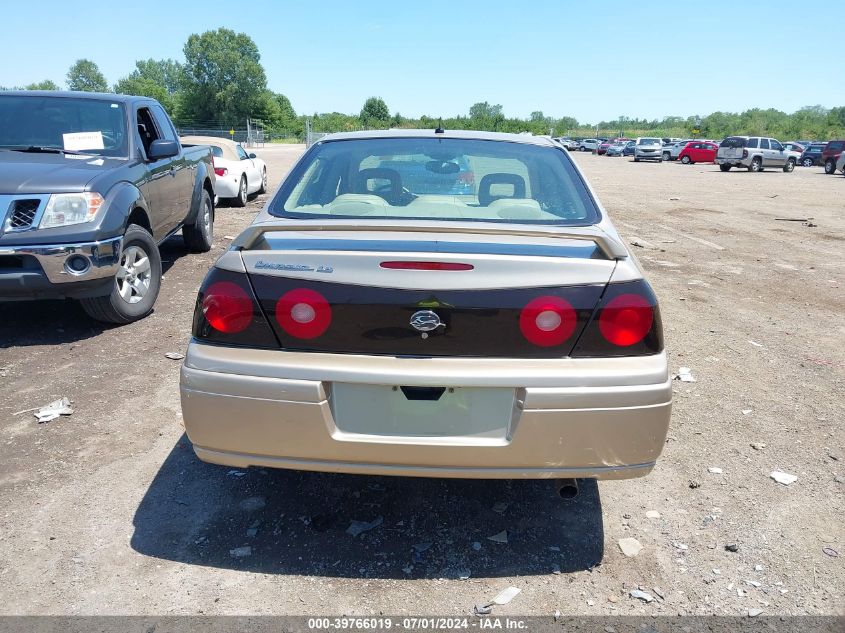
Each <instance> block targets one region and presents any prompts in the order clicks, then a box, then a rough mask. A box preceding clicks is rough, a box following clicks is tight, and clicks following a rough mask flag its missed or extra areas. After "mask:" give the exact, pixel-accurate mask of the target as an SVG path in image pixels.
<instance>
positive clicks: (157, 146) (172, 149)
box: [148, 139, 179, 160]
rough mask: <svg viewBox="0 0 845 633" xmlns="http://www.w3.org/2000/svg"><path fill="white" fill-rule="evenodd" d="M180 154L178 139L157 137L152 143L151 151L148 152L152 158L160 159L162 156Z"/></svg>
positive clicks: (168, 156)
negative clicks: (171, 139)
mask: <svg viewBox="0 0 845 633" xmlns="http://www.w3.org/2000/svg"><path fill="white" fill-rule="evenodd" d="M178 155H179V143H177V142H176V141H168V140H165V139H157V140H155V141H153V142H152V143H150V151H149V152H148V156H149V159H150V160H159V159H161V158H170V157H171V156H178Z"/></svg>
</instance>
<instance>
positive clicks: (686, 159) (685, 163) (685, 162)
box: [681, 156, 692, 165]
mask: <svg viewBox="0 0 845 633" xmlns="http://www.w3.org/2000/svg"><path fill="white" fill-rule="evenodd" d="M681 162H682V163H683V164H684V165H689V164H690V163H691V162H692V161H691V160H690V157H689V156H683V157H681Z"/></svg>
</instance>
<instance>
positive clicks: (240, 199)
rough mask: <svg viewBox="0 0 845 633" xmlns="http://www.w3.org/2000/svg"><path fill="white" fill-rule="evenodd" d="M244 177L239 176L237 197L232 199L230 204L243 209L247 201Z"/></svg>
mask: <svg viewBox="0 0 845 633" xmlns="http://www.w3.org/2000/svg"><path fill="white" fill-rule="evenodd" d="M246 192H247V182H246V176H241V183H240V184H239V185H238V195H237V196H235V197H234V198H232V204H233V205H234V206H236V207H245V206H246V199H247V193H246Z"/></svg>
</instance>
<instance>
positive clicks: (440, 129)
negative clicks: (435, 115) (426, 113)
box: [434, 117, 446, 134]
mask: <svg viewBox="0 0 845 633" xmlns="http://www.w3.org/2000/svg"><path fill="white" fill-rule="evenodd" d="M439 121H440V122H439V123H438V124H437V127H436V128H434V133H435V134H445V133H446V130H444V129H443V117H440V119H439Z"/></svg>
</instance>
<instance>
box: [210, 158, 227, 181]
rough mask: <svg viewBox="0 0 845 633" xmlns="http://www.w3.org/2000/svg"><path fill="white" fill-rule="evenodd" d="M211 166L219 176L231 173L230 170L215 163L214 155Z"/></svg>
mask: <svg viewBox="0 0 845 633" xmlns="http://www.w3.org/2000/svg"><path fill="white" fill-rule="evenodd" d="M211 166H212V167H213V168H214V173H215V174H217V175H218V176H225V175H226V174H228V173H229V170H228V169H226V168H225V167H218V166H217V165H215V164H214V156H212V157H211Z"/></svg>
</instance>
